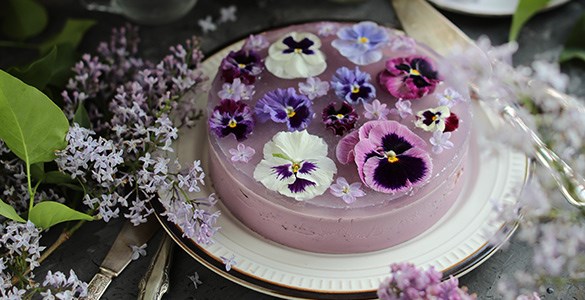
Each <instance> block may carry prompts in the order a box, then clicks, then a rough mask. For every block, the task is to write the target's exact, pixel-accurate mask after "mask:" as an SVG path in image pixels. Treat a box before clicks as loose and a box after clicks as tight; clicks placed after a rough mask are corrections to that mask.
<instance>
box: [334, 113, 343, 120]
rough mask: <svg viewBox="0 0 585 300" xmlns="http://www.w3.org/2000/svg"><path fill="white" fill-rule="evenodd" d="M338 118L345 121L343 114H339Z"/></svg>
mask: <svg viewBox="0 0 585 300" xmlns="http://www.w3.org/2000/svg"><path fill="white" fill-rule="evenodd" d="M336 117H337V119H339V120H341V119H343V117H344V115H343V114H337V115H336Z"/></svg>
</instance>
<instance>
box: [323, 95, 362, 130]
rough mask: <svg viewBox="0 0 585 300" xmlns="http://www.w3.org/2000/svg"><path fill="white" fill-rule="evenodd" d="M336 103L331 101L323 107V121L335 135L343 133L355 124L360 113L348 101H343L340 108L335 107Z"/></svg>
mask: <svg viewBox="0 0 585 300" xmlns="http://www.w3.org/2000/svg"><path fill="white" fill-rule="evenodd" d="M335 104H336V103H335V102H331V103H329V105H327V106H326V107H325V109H323V114H322V118H323V123H324V124H325V127H327V128H329V129H331V130H332V131H333V133H335V135H343V134H344V133H345V132H347V131H350V130H351V129H352V128H353V127H354V126H355V122H356V121H357V120H358V114H357V113H356V112H355V109H354V108H353V107H352V106H351V105H349V104H347V102H343V103H341V107H340V108H339V109H337V108H335Z"/></svg>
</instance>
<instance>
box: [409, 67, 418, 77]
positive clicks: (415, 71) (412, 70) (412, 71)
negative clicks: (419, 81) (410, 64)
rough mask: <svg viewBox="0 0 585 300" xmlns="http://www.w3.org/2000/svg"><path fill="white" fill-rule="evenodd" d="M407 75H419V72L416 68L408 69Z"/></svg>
mask: <svg viewBox="0 0 585 300" xmlns="http://www.w3.org/2000/svg"><path fill="white" fill-rule="evenodd" d="M409 75H414V76H420V72H419V71H418V70H417V69H410V74H409Z"/></svg>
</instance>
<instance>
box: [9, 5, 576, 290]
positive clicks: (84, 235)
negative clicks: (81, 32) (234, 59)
mask: <svg viewBox="0 0 585 300" xmlns="http://www.w3.org/2000/svg"><path fill="white" fill-rule="evenodd" d="M44 3H45V4H46V5H47V7H48V8H49V12H50V18H51V20H52V21H51V23H50V27H49V28H48V29H47V32H46V33H45V34H49V33H51V32H56V31H58V30H59V26H60V24H62V23H59V20H62V19H64V18H65V17H83V18H92V19H96V20H98V24H97V25H96V26H95V27H94V28H92V29H91V30H90V32H89V33H88V35H87V37H86V39H85V40H84V42H83V44H82V46H81V47H82V49H83V51H86V52H88V51H89V52H92V51H94V49H95V48H96V46H97V43H98V42H99V41H102V40H107V38H108V37H109V34H110V30H111V28H112V27H118V26H121V25H122V24H124V23H125V22H127V21H126V20H125V19H124V18H123V17H120V16H116V15H111V14H107V13H98V12H90V11H85V10H84V9H83V8H82V7H81V5H80V4H79V3H78V2H76V1H73V0H46V1H44ZM231 4H236V5H237V7H238V13H237V16H238V20H237V22H235V23H226V24H220V25H219V26H218V30H217V31H215V32H213V33H210V34H202V33H201V30H200V28H199V26H198V25H197V21H198V20H199V19H201V18H203V17H205V16H207V15H211V16H212V17H213V18H214V19H215V18H217V17H218V16H219V9H220V8H221V7H225V6H228V5H231ZM583 12H585V0H575V1H571V2H570V3H568V4H566V5H563V6H561V7H559V8H555V9H552V10H549V11H546V12H544V13H541V14H539V15H538V16H536V17H535V18H534V19H533V20H531V21H530V22H529V24H528V26H527V27H526V28H525V29H524V30H523V31H522V33H521V34H520V37H519V43H520V50H519V52H518V54H517V55H516V56H515V62H516V63H520V64H522V63H528V62H529V61H531V60H532V59H533V58H534V57H535V56H539V55H542V54H541V53H543V52H544V53H557V52H558V51H559V50H560V45H562V43H563V41H564V40H565V39H566V37H567V35H568V33H569V30H570V28H571V26H572V24H573V23H574V22H575V21H576V20H577V19H578V17H579V16H580V15H581V14H582V13H583ZM445 14H446V16H447V17H448V18H449V19H451V20H452V21H453V22H454V23H455V24H456V25H458V26H460V27H461V29H462V30H463V31H465V32H466V33H467V34H468V35H470V36H471V37H472V38H474V39H475V38H477V37H478V36H480V35H484V34H485V35H487V36H489V37H490V39H491V40H492V41H493V43H494V44H501V43H503V42H505V41H506V39H507V35H508V28H509V25H510V18H508V17H497V18H485V17H476V16H468V15H460V14H455V13H450V12H445ZM364 19H370V20H373V21H376V22H378V23H381V24H384V25H387V26H392V27H399V23H398V21H397V19H396V16H395V14H394V12H393V10H392V7H391V5H390V1H387V0H366V1H361V2H360V1H358V2H357V3H352V4H339V3H335V2H330V1H316V0H295V1H277V0H257V1H251V0H246V1H228V0H221V1H204V0H200V1H199V3H197V5H196V6H195V8H194V9H193V10H192V11H191V12H189V14H188V15H187V16H186V17H184V18H183V19H181V20H179V21H176V22H174V23H171V24H167V25H162V26H157V27H146V26H145V27H142V28H141V37H142V41H143V42H142V47H141V48H142V51H143V53H144V55H145V56H146V57H148V58H152V59H159V58H161V57H162V56H163V55H164V54H166V53H167V49H168V47H169V46H170V45H174V44H177V43H180V42H183V41H184V40H185V39H187V38H188V37H189V36H191V35H194V34H195V35H200V36H201V41H202V49H203V51H204V52H205V53H206V54H211V53H213V52H214V51H215V50H218V49H221V48H222V47H223V46H226V45H228V44H230V43H231V42H233V41H236V40H239V39H240V38H243V37H245V36H247V35H248V34H250V33H254V32H259V31H263V30H265V29H268V28H271V27H275V26H282V25H286V24H290V23H299V22H304V21H312V20H364ZM30 55H31V53H27V52H26V51H24V52H19V51H15V50H14V49H8V50H7V49H1V50H0V66H1V67H5V66H7V65H8V64H14V63H15V62H24V61H26V59H27V58H28V57H30ZM564 71H565V72H567V73H568V74H570V75H571V76H572V79H573V81H574V83H573V84H572V85H571V92H572V93H576V94H578V95H580V96H583V95H585V92H584V91H585V89H584V88H583V87H582V86H581V85H580V84H579V81H578V79H579V78H584V76H585V74H584V71H583V69H582V68H577V67H570V66H569V67H567V66H565V67H564ZM120 224H121V221H119V220H116V221H113V222H111V223H109V224H104V223H103V222H93V223H88V224H86V225H84V226H83V227H82V228H81V229H80V230H79V231H78V232H77V233H76V234H75V235H74V236H73V237H72V238H71V239H70V240H69V241H68V242H66V243H65V244H64V245H63V246H62V247H60V248H59V249H58V250H57V251H56V252H55V253H54V254H53V255H52V256H51V257H50V258H49V259H48V260H47V261H46V262H45V263H44V264H43V266H42V267H41V268H39V269H38V270H37V271H36V273H37V274H38V276H44V273H45V271H46V270H53V271H58V270H60V271H64V272H68V270H69V269H73V270H75V272H76V273H77V274H78V276H79V277H80V278H81V279H82V280H85V281H89V280H90V279H91V277H92V276H93V274H95V273H96V272H97V271H98V266H99V264H100V263H101V261H102V259H103V258H104V256H105V254H106V253H107V251H108V249H109V247H110V245H111V244H112V242H113V240H114V239H115V237H116V234H117V232H118V230H119V228H120ZM58 230H59V228H55V229H52V231H49V232H48V233H47V234H46V237H45V239H44V241H45V242H46V243H47V244H48V243H49V240H50V239H51V237H54V236H56V235H57V234H58ZM161 235H162V232H159V234H158V235H157V236H156V237H155V238H154V239H153V240H152V241H151V242H150V243H149V245H150V246H149V247H148V255H147V256H146V257H143V258H140V259H139V260H138V261H135V262H133V263H131V264H130V265H129V266H128V268H127V269H126V270H125V271H124V272H123V273H122V275H121V276H120V277H119V278H117V279H116V280H114V282H113V283H112V285H111V286H110V288H109V289H108V290H107V292H106V294H105V296H104V299H134V298H136V296H137V285H138V282H139V281H140V278H141V276H142V274H143V273H144V272H145V270H146V268H147V265H148V264H149V263H150V260H151V256H152V255H153V254H154V252H155V251H156V247H157V245H158V242H159V241H160V239H161ZM530 265H531V261H530V248H529V247H528V246H526V245H524V244H522V243H520V242H518V241H517V240H515V239H512V242H511V244H510V245H509V247H507V248H506V249H505V250H502V251H498V252H497V253H496V254H495V255H494V256H493V257H492V258H491V259H489V260H488V261H486V262H485V263H483V264H482V265H481V266H479V267H478V268H477V269H475V270H474V271H473V272H471V273H470V274H467V275H465V276H463V277H462V278H461V279H460V281H461V282H462V284H464V285H466V286H468V287H469V289H470V290H471V291H474V292H476V293H477V295H478V297H479V299H499V298H500V297H499V296H498V295H497V293H496V284H497V281H498V280H499V278H500V277H501V276H502V275H505V274H512V273H513V272H514V271H515V270H528V269H529V267H530ZM195 272H198V273H199V275H200V278H201V280H202V281H203V284H202V285H200V286H199V287H198V288H197V289H195V288H194V287H193V285H192V284H191V282H190V280H189V279H188V278H187V276H188V275H192V274H193V273H195ZM584 295H585V287H583V286H566V287H564V288H561V289H558V288H557V289H556V290H555V291H554V292H552V293H546V295H543V296H544V297H545V299H585V296H584ZM165 299H272V297H270V296H266V295H262V294H259V293H257V292H254V291H252V290H250V289H248V288H245V287H242V286H239V285H237V284H235V283H232V282H230V281H228V280H226V279H224V278H222V277H221V276H219V275H217V274H215V273H213V272H212V271H210V270H208V269H207V268H206V267H204V266H203V265H201V264H199V263H197V262H196V261H195V260H194V259H192V258H191V257H190V256H189V255H188V254H187V253H185V252H184V251H182V250H181V249H180V248H179V247H175V250H174V261H173V264H172V276H171V290H170V292H169V293H168V294H167V296H166V297H165Z"/></svg>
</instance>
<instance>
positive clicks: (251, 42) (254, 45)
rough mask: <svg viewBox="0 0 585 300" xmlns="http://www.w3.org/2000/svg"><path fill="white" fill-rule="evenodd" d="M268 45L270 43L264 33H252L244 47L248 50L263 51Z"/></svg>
mask: <svg viewBox="0 0 585 300" xmlns="http://www.w3.org/2000/svg"><path fill="white" fill-rule="evenodd" d="M268 46H270V43H269V42H268V40H267V39H266V37H265V36H264V35H263V34H257V35H254V34H250V36H248V39H246V42H245V43H244V47H243V48H242V49H244V50H247V51H261V50H264V49H266V48H268Z"/></svg>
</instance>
